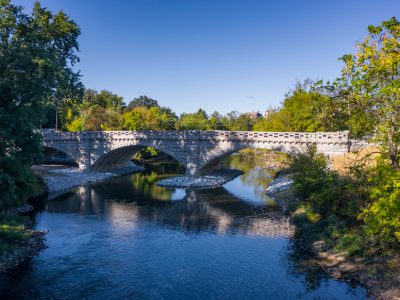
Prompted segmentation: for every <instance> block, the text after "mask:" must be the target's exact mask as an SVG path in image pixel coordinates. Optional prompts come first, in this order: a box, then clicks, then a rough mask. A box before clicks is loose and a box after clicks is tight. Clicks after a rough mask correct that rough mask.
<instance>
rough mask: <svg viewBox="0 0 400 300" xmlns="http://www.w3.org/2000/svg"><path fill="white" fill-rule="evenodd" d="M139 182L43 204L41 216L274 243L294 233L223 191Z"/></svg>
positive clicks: (98, 187) (94, 188)
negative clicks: (126, 222) (131, 222)
mask: <svg viewBox="0 0 400 300" xmlns="http://www.w3.org/2000/svg"><path fill="white" fill-rule="evenodd" d="M139 176H140V175H139ZM139 176H138V175H137V174H136V175H133V176H125V177H121V178H114V179H111V180H109V181H107V182H105V183H98V184H93V185H89V186H83V187H80V188H78V189H77V190H76V191H75V192H73V193H69V194H66V195H63V196H60V197H58V198H56V199H53V200H51V201H48V202H45V203H44V205H43V206H42V207H41V211H46V212H52V213H79V214H82V215H97V216H99V217H101V216H104V215H107V216H108V217H109V218H111V219H113V220H119V219H126V218H128V217H130V218H133V219H135V220H137V219H143V220H147V221H150V222H154V223H156V224H158V225H159V226H166V227H168V228H173V229H176V230H180V231H187V232H200V231H210V232H216V233H230V234H234V233H240V234H252V235H261V236H270V237H272V236H289V235H290V234H291V233H292V228H291V226H289V223H288V220H287V218H286V217H285V216H284V215H283V214H282V213H280V212H276V211H270V210H268V209H267V208H264V207H255V206H253V205H251V204H250V203H248V202H246V201H242V200H241V199H240V198H238V197H236V196H235V195H234V194H232V193H231V192H230V191H228V190H227V189H225V188H224V187H219V188H214V189H197V190H184V189H167V188H162V187H158V186H156V185H155V182H156V179H157V178H158V179H159V177H157V176H154V175H153V174H152V173H151V174H149V175H142V178H138V177H139ZM149 178H150V179H149ZM179 198H180V199H179ZM165 200H176V201H165Z"/></svg>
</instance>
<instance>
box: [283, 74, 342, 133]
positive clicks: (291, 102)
mask: <svg viewBox="0 0 400 300" xmlns="http://www.w3.org/2000/svg"><path fill="white" fill-rule="evenodd" d="M318 83H319V82H318ZM281 117H282V118H285V119H286V122H287V124H288V127H289V128H290V129H291V130H292V131H302V132H315V131H336V130H339V128H338V120H337V119H338V117H339V115H338V114H337V113H335V111H334V106H332V99H331V97H329V96H328V95H327V94H326V93H324V91H323V90H322V89H319V88H318V85H316V84H315V83H314V82H313V81H312V80H310V79H306V80H305V81H304V82H302V83H301V82H297V83H296V86H295V89H294V90H293V91H290V92H289V93H288V94H287V95H286V98H285V100H284V101H283V106H282V112H281Z"/></svg>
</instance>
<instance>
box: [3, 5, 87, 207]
mask: <svg viewBox="0 0 400 300" xmlns="http://www.w3.org/2000/svg"><path fill="white" fill-rule="evenodd" d="M79 34H80V30H79V27H78V25H77V24H76V23H75V22H74V21H72V20H70V19H69V17H68V16H67V15H66V14H65V13H64V12H59V13H56V14H52V13H51V12H50V11H48V10H47V9H45V8H42V7H41V6H40V4H39V3H38V2H37V3H35V4H34V7H33V10H32V14H31V15H27V14H25V13H24V12H23V9H22V7H21V6H16V5H12V4H11V2H10V1H9V0H0V99H1V101H0V186H1V193H0V210H2V209H5V208H7V206H10V205H14V204H16V203H17V202H19V201H22V200H24V198H25V197H26V196H27V195H29V194H30V193H32V191H33V190H34V189H35V180H34V177H33V174H32V172H31V170H30V165H31V164H33V163H35V162H38V161H39V160H40V158H41V147H40V136H39V134H37V133H35V132H34V129H35V128H39V127H40V126H41V124H43V123H44V122H45V115H46V106H47V105H48V104H49V103H50V102H52V103H55V104H57V103H60V102H61V101H62V100H63V99H70V98H79V97H80V96H81V93H82V89H83V87H82V84H81V82H80V74H79V72H75V71H74V70H73V69H72V68H73V66H74V65H75V63H76V62H78V61H79V59H78V57H77V55H76V52H77V51H78V36H79Z"/></svg>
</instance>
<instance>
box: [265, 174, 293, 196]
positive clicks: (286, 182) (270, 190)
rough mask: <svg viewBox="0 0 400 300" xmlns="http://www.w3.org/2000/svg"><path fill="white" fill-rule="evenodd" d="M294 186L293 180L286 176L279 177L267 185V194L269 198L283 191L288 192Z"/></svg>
mask: <svg viewBox="0 0 400 300" xmlns="http://www.w3.org/2000/svg"><path fill="white" fill-rule="evenodd" d="M292 185H293V180H292V179H290V178H289V177H286V176H282V177H277V178H275V179H274V180H272V181H271V182H270V183H269V184H268V185H267V187H266V189H265V193H266V194H267V195H268V196H270V197H272V196H274V195H275V194H277V193H280V192H282V191H287V190H288V189H290V188H291V187H292Z"/></svg>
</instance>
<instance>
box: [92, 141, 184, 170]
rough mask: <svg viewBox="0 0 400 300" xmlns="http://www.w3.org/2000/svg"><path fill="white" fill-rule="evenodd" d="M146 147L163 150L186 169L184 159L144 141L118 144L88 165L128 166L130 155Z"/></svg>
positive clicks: (100, 167) (94, 167) (99, 168)
mask: <svg viewBox="0 0 400 300" xmlns="http://www.w3.org/2000/svg"><path fill="white" fill-rule="evenodd" d="M146 147H152V148H154V149H155V150H157V151H160V152H163V153H165V154H167V155H168V156H170V157H171V158H173V159H174V160H175V161H177V162H178V163H179V164H180V165H182V166H183V167H184V168H185V170H186V160H185V159H182V157H179V156H177V155H175V153H173V152H171V151H168V150H167V149H165V148H163V147H154V145H148V144H146V143H138V144H134V145H127V146H120V147H115V148H114V149H111V150H110V151H108V152H106V153H104V154H103V155H101V156H100V157H98V158H97V159H96V160H95V161H94V162H93V163H92V165H91V166H90V169H91V170H103V169H105V170H107V169H114V168H121V167H124V166H128V163H129V161H130V160H131V158H132V156H133V155H134V154H135V153H137V152H138V151H140V150H141V149H144V148H146Z"/></svg>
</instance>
